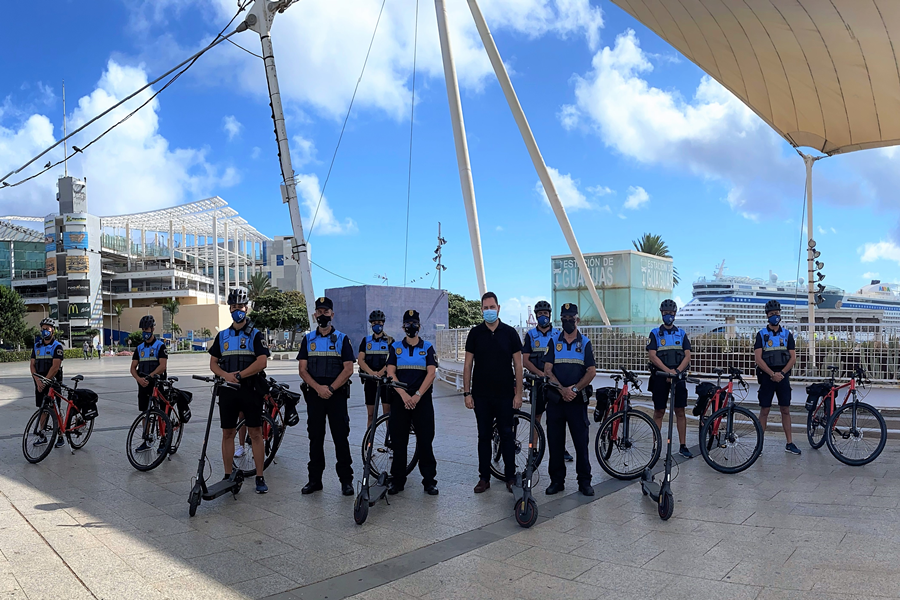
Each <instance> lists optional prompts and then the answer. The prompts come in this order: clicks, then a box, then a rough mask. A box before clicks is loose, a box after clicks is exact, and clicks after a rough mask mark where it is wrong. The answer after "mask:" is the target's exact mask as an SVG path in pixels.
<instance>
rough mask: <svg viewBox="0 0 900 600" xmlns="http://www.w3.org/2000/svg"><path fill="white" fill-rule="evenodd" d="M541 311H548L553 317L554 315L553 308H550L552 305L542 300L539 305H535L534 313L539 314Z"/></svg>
mask: <svg viewBox="0 0 900 600" xmlns="http://www.w3.org/2000/svg"><path fill="white" fill-rule="evenodd" d="M540 310H546V311H547V312H548V313H550V314H551V315H552V314H553V308H552V307H551V306H550V303H549V302H547V301H546V300H540V301H538V303H537V304H535V305H534V313H535V314H537V313H538V311H540Z"/></svg>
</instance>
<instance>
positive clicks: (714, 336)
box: [435, 323, 900, 383]
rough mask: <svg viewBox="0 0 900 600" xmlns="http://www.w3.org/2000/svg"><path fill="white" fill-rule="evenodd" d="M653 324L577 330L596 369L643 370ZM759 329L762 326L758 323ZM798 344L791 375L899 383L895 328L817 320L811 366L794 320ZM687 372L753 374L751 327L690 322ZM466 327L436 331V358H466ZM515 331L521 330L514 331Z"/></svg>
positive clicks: (803, 332)
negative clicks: (855, 374)
mask: <svg viewBox="0 0 900 600" xmlns="http://www.w3.org/2000/svg"><path fill="white" fill-rule="evenodd" d="M653 328H654V326H653V325H647V326H643V325H629V326H611V327H603V326H584V327H580V328H579V329H580V331H581V333H582V335H584V336H585V337H587V338H588V339H590V340H591V345H592V346H593V350H594V360H595V361H596V363H597V369H598V370H599V371H616V370H618V369H619V368H621V367H625V368H626V369H628V370H630V371H635V372H637V373H647V372H648V364H649V363H648V361H647V350H646V346H647V341H648V338H649V334H650V331H651V330H652V329H653ZM760 328H762V325H760ZM788 328H789V329H790V330H791V331H792V332H793V333H794V337H795V340H796V346H797V364H796V365H795V366H794V370H793V377H794V379H798V380H804V379H810V380H811V379H821V378H823V377H826V376H828V375H829V374H830V372H829V370H828V367H829V366H831V365H834V366H836V367H838V368H839V371H838V376H839V377H841V378H846V377H848V376H849V375H850V373H851V372H852V371H853V370H854V369H855V368H856V367H857V366H861V367H863V368H864V369H865V370H866V372H867V374H868V376H869V378H870V379H871V380H873V381H878V382H884V383H900V328H898V327H896V326H889V325H883V324H877V325H876V324H872V325H853V324H841V325H833V324H828V325H825V324H821V323H820V324H817V325H816V328H815V330H816V365H815V367H813V366H812V365H811V361H810V357H809V355H808V345H807V340H808V339H809V327H808V325H805V324H799V325H798V324H793V325H789V326H788ZM693 329H694V331H695V332H694V333H689V334H688V337H689V338H690V341H691V356H692V359H691V371H692V372H694V373H698V374H705V375H712V373H713V369H716V368H720V369H725V368H728V367H731V366H733V367H737V368H738V369H741V370H742V371H743V372H744V373H745V374H747V375H749V376H750V377H755V375H756V364H755V360H754V356H753V345H754V342H755V340H756V331H754V330H753V329H749V328H743V329H742V328H739V327H738V328H735V327H731V328H728V329H726V327H724V326H722V325H721V324H711V325H709V326H708V327H706V328H698V327H696V326H694V327H693ZM468 333H469V330H468V329H445V330H442V331H438V332H437V339H436V341H435V350H436V352H437V354H438V357H439V359H441V360H452V361H459V362H462V361H463V359H464V357H465V347H466V336H467V335H468ZM519 333H520V335H521V334H524V331H520V332H519Z"/></svg>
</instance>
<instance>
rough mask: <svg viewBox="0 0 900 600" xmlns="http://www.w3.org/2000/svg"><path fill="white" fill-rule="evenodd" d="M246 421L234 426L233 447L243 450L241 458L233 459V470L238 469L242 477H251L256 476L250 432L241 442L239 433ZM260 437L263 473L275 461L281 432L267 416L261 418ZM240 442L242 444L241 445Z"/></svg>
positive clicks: (242, 420)
mask: <svg viewBox="0 0 900 600" xmlns="http://www.w3.org/2000/svg"><path fill="white" fill-rule="evenodd" d="M246 424H247V423H246V421H245V420H244V419H241V420H240V421H238V424H237V426H235V434H234V435H235V437H234V447H235V448H236V449H237V448H238V447H240V446H241V445H243V447H244V449H243V452H242V453H241V456H235V457H234V461H233V464H234V468H235V469H240V471H241V473H243V474H244V477H245V478H247V477H253V476H254V475H256V459H255V458H254V457H253V443H252V442H251V440H250V432H249V431H248V432H246V433H245V434H244V435H246V436H247V437H246V439H244V440H241V439H240V437H241V433H242V430H244V427H245V426H246ZM261 428H262V435H263V452H264V453H265V454H264V456H265V458H264V459H263V471H265V470H266V469H267V468H268V467H269V465H270V464H272V461H273V460H275V452H276V451H277V450H278V444H279V443H280V442H281V432H280V431H279V430H278V428H277V427H276V426H275V422H274V421H273V420H272V418H271V417H269V416H268V415H263V416H262V425H261ZM242 442H244V443H243V444H242Z"/></svg>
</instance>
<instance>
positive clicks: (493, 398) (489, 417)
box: [463, 292, 522, 494]
mask: <svg viewBox="0 0 900 600" xmlns="http://www.w3.org/2000/svg"><path fill="white" fill-rule="evenodd" d="M481 310H482V314H483V315H484V323H481V324H480V325H476V326H475V327H473V328H472V330H471V331H469V336H468V338H467V339H466V361H465V365H464V366H463V389H464V390H465V391H464V392H463V397H464V398H465V403H466V408H468V409H470V410H471V409H475V420H476V421H477V422H478V476H479V481H478V485H476V486H475V493H476V494H480V493H482V492H483V491H485V490H486V489H488V488H489V487H491V441H492V438H493V433H494V421H495V420H496V421H497V430H498V432H499V434H500V452H501V454H502V455H503V463H504V465H505V475H506V489H507V490H508V491H510V492H512V482H513V481H514V480H515V478H516V461H515V447H514V445H513V444H514V440H513V431H512V425H513V410H516V409H519V408H520V407H521V406H522V340H521V339H520V338H519V334H518V332H516V330H515V329H513V328H512V327H510V326H509V325H507V324H505V323H502V322H501V321H500V317H499V315H500V305H499V304H498V303H497V296H496V295H495V294H494V293H493V292H488V293H486V294H485V295H484V296H482V297H481ZM473 365H474V371H473Z"/></svg>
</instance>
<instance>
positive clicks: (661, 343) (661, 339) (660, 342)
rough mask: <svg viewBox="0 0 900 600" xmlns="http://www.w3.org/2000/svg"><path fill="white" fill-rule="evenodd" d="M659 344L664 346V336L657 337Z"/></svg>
mask: <svg viewBox="0 0 900 600" xmlns="http://www.w3.org/2000/svg"><path fill="white" fill-rule="evenodd" d="M659 345H660V346H665V345H666V338H659Z"/></svg>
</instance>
